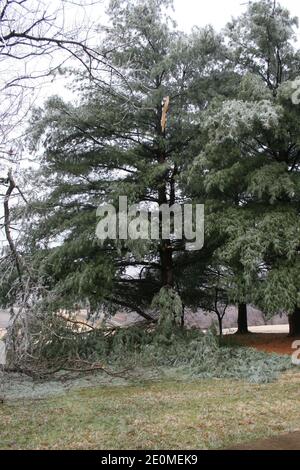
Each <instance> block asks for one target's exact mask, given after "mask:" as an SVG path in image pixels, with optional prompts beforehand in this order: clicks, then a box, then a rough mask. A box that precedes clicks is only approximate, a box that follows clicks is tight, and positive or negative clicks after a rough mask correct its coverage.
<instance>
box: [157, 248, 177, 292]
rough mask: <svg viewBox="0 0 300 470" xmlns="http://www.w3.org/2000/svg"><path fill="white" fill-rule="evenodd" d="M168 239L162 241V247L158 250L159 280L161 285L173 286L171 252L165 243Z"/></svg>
mask: <svg viewBox="0 0 300 470" xmlns="http://www.w3.org/2000/svg"><path fill="white" fill-rule="evenodd" d="M167 242H168V240H165V241H162V248H161V252H160V263H161V281H162V287H165V286H167V287H173V286H174V276H173V253H172V248H171V247H170V246H169V243H167Z"/></svg>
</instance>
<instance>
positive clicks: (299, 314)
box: [289, 307, 300, 336]
mask: <svg viewBox="0 0 300 470" xmlns="http://www.w3.org/2000/svg"><path fill="white" fill-rule="evenodd" d="M289 325H290V332H289V336H300V307H295V310H294V313H293V314H292V315H289Z"/></svg>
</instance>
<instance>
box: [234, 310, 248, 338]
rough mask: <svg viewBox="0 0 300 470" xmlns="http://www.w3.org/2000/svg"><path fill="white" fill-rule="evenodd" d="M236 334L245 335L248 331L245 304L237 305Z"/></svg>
mask: <svg viewBox="0 0 300 470" xmlns="http://www.w3.org/2000/svg"><path fill="white" fill-rule="evenodd" d="M237 333H238V334H240V335H247V334H248V333H249V330H248V318H247V304H245V303H241V304H239V305H238V331H237Z"/></svg>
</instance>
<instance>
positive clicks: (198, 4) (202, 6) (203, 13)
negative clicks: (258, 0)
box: [174, 0, 300, 37]
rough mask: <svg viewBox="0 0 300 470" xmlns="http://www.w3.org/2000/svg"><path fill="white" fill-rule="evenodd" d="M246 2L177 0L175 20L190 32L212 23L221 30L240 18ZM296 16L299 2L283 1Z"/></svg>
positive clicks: (241, 0) (299, 5)
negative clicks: (231, 20)
mask: <svg viewBox="0 0 300 470" xmlns="http://www.w3.org/2000/svg"><path fill="white" fill-rule="evenodd" d="M247 3H248V2H247V1H246V0H175V1H174V6H175V18H176V21H177V23H178V26H179V27H180V28H181V29H183V30H184V31H188V30H189V29H190V28H191V27H192V26H193V25H195V24H196V25H198V26H204V25H206V24H208V23H211V24H212V25H213V26H214V27H215V28H216V29H221V28H222V27H223V26H225V24H226V23H227V21H229V20H230V19H231V17H232V16H238V15H239V14H240V13H242V12H243V11H244V10H245V9H246V5H247ZM279 3H280V4H281V5H283V6H285V7H286V8H288V9H289V10H290V11H291V12H292V14H293V15H294V16H299V17H300V1H299V0H282V1H280V2H279ZM299 37H300V36H299Z"/></svg>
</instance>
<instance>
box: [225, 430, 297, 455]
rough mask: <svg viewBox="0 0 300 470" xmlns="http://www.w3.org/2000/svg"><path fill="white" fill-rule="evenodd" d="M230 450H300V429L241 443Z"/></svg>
mask: <svg viewBox="0 0 300 470" xmlns="http://www.w3.org/2000/svg"><path fill="white" fill-rule="evenodd" d="M228 450H300V431H297V432H291V433H289V434H284V435H282V436H277V437H272V438H269V439H263V440H258V441H253V442H249V443H248V444H240V445H237V446H234V447H231V448H230V449H228Z"/></svg>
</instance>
